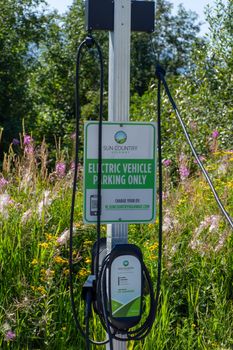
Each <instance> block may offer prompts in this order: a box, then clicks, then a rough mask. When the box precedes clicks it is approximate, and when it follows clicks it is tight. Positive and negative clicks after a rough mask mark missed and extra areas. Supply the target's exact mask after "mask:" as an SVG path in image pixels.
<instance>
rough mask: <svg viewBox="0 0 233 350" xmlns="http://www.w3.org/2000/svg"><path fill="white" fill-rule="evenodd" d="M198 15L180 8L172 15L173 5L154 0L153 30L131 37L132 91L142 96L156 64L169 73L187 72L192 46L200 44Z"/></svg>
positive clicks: (164, 1) (165, 0) (161, 0)
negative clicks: (149, 32)
mask: <svg viewBox="0 0 233 350" xmlns="http://www.w3.org/2000/svg"><path fill="white" fill-rule="evenodd" d="M197 17H198V16H197V14H196V13H195V12H192V11H186V10H185V8H184V7H183V6H182V5H179V7H178V12H177V14H175V15H174V14H172V3H170V2H169V1H167V0H157V1H156V6H155V31H154V33H152V34H150V35H148V34H144V33H143V34H142V33H139V34H133V36H132V38H133V40H132V64H131V72H132V74H131V75H132V92H137V93H138V94H139V95H142V94H143V93H144V92H145V91H146V90H147V89H148V84H149V82H150V80H151V78H154V75H155V66H156V62H159V63H160V64H161V65H162V66H163V67H164V68H165V69H166V70H167V71H168V72H169V73H170V74H175V75H176V74H180V73H183V72H187V70H188V68H189V61H190V57H191V52H192V47H193V45H194V44H195V43H196V42H197V41H199V40H200V39H198V38H197V34H198V32H199V30H200V27H199V23H197Z"/></svg>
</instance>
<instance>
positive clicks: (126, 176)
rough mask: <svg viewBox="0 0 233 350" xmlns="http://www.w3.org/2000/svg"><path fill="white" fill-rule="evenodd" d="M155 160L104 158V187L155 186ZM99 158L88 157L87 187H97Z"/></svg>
mask: <svg viewBox="0 0 233 350" xmlns="http://www.w3.org/2000/svg"><path fill="white" fill-rule="evenodd" d="M154 167H155V162H154V160H153V159H146V160H144V159H117V160H116V159H103V160H102V189H126V188H127V189H128V188H132V189H135V188H154V182H155V181H154V179H155V168H154ZM97 182H98V160H97V159H86V162H85V185H86V189H96V188H97Z"/></svg>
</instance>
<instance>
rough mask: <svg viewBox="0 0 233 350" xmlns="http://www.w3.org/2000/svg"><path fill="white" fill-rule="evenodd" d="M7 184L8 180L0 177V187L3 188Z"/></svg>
mask: <svg viewBox="0 0 233 350" xmlns="http://www.w3.org/2000/svg"><path fill="white" fill-rule="evenodd" d="M7 184H8V181H7V180H6V179H4V177H2V178H1V179H0V188H3V187H4V186H6V185H7Z"/></svg>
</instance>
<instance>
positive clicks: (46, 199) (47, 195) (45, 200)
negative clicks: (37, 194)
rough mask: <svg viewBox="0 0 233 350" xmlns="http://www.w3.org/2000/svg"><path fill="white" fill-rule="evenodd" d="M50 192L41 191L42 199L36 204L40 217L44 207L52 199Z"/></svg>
mask: <svg viewBox="0 0 233 350" xmlns="http://www.w3.org/2000/svg"><path fill="white" fill-rule="evenodd" d="M50 194H51V192H50V191H48V190H45V191H44V193H43V199H42V201H40V202H39V204H38V208H37V213H38V214H39V216H40V217H41V215H42V212H43V209H44V207H48V206H49V205H50V204H51V203H52V201H53V200H52V198H51V196H50Z"/></svg>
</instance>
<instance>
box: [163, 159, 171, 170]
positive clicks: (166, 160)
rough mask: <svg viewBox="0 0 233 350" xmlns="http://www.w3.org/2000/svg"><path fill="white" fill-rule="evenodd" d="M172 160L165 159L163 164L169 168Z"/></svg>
mask: <svg viewBox="0 0 233 350" xmlns="http://www.w3.org/2000/svg"><path fill="white" fill-rule="evenodd" d="M171 163H172V161H171V160H170V159H164V160H163V165H164V166H165V167H166V168H167V167H169V165H171Z"/></svg>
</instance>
